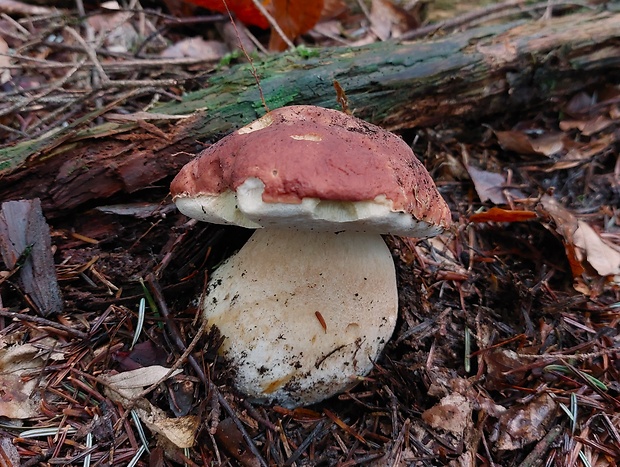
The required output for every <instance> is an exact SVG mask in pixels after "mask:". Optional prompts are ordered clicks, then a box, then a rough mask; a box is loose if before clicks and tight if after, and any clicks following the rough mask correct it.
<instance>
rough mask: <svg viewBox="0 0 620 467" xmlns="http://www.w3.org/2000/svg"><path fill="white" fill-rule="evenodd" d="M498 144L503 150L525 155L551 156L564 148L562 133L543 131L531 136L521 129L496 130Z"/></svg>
mask: <svg viewBox="0 0 620 467" xmlns="http://www.w3.org/2000/svg"><path fill="white" fill-rule="evenodd" d="M495 135H496V136H497V140H498V142H499V145H500V146H501V147H502V149H504V150H505V151H513V152H516V153H518V154H525V155H541V156H547V157H548V156H553V155H554V154H557V153H559V152H560V151H562V150H563V149H564V137H565V136H564V133H545V134H543V135H541V136H539V137H538V138H532V137H530V136H528V135H527V134H525V133H523V132H522V131H514V130H510V131H496V132H495Z"/></svg>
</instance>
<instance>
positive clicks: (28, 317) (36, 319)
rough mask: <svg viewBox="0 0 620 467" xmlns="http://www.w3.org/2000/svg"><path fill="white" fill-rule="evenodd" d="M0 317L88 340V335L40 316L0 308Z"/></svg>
mask: <svg viewBox="0 0 620 467" xmlns="http://www.w3.org/2000/svg"><path fill="white" fill-rule="evenodd" d="M0 316H5V317H7V318H13V319H20V320H22V321H30V322H32V323H35V324H38V325H39V326H49V327H51V328H54V329H58V330H59V331H63V332H66V333H67V334H71V335H72V336H75V337H78V338H80V339H84V340H86V339H88V338H90V336H89V335H88V333H85V332H82V331H79V330H77V329H73V328H70V327H69V326H65V325H64V324H60V323H57V322H55V321H50V320H49V319H45V318H41V317H40V316H33V315H27V314H25V313H17V312H15V311H9V310H8V309H7V308H0Z"/></svg>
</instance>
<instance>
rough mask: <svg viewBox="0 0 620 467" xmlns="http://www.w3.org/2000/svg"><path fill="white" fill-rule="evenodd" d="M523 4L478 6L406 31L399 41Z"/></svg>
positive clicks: (511, 1) (519, 1) (512, 1)
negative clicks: (460, 13)
mask: <svg viewBox="0 0 620 467" xmlns="http://www.w3.org/2000/svg"><path fill="white" fill-rule="evenodd" d="M522 4H523V0H508V1H506V2H504V3H497V4H492V5H489V6H486V7H483V8H478V9H476V10H473V11H470V12H467V13H465V14H463V15H460V16H457V17H456V18H451V19H447V20H445V21H439V22H437V23H433V24H429V25H428V26H424V27H422V28H418V29H414V30H412V31H409V32H406V33H404V34H403V35H401V36H399V37H398V40H399V41H403V40H412V39H419V38H421V37H424V36H427V35H429V34H434V33H436V32H437V31H440V30H451V29H456V28H458V27H460V26H464V25H465V24H468V23H471V22H473V21H475V20H477V19H480V18H484V17H486V16H490V15H492V14H494V13H497V12H500V11H505V10H510V9H519V10H520V7H521V5H522ZM541 5H542V6H540V8H545V7H546V5H547V3H546V2H545V3H544V4H541Z"/></svg>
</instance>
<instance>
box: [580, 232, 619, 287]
mask: <svg viewBox="0 0 620 467" xmlns="http://www.w3.org/2000/svg"><path fill="white" fill-rule="evenodd" d="M573 241H574V242H575V246H576V247H577V248H579V249H580V250H581V252H582V255H583V258H584V259H585V260H586V261H587V262H588V263H589V264H590V266H592V267H593V268H594V269H595V270H596V272H597V273H599V275H601V276H603V277H605V276H615V275H618V274H620V247H618V246H615V245H613V244H610V243H607V242H606V241H605V240H603V239H602V238H601V236H600V235H599V234H598V233H597V232H596V231H595V230H594V229H593V228H592V227H590V226H589V225H588V224H586V223H585V222H583V221H577V230H576V231H575V233H574V234H573Z"/></svg>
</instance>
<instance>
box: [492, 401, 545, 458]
mask: <svg viewBox="0 0 620 467" xmlns="http://www.w3.org/2000/svg"><path fill="white" fill-rule="evenodd" d="M555 416H556V403H555V401H554V400H553V398H552V397H551V396H549V395H548V394H541V395H540V396H538V397H536V398H534V399H532V400H531V401H530V402H529V403H527V404H525V405H514V406H513V407H511V408H509V409H508V410H507V411H506V412H504V413H503V414H502V415H501V416H500V418H499V423H498V427H496V431H495V433H494V434H493V435H494V436H492V437H491V441H493V442H495V447H496V448H497V449H500V450H509V451H512V450H515V449H521V448H522V447H524V446H525V445H527V444H529V443H533V442H534V441H538V440H540V439H541V438H542V437H543V436H544V435H545V434H546V433H547V432H548V431H549V428H550V426H549V425H550V424H551V423H552V421H553V419H554V418H555Z"/></svg>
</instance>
